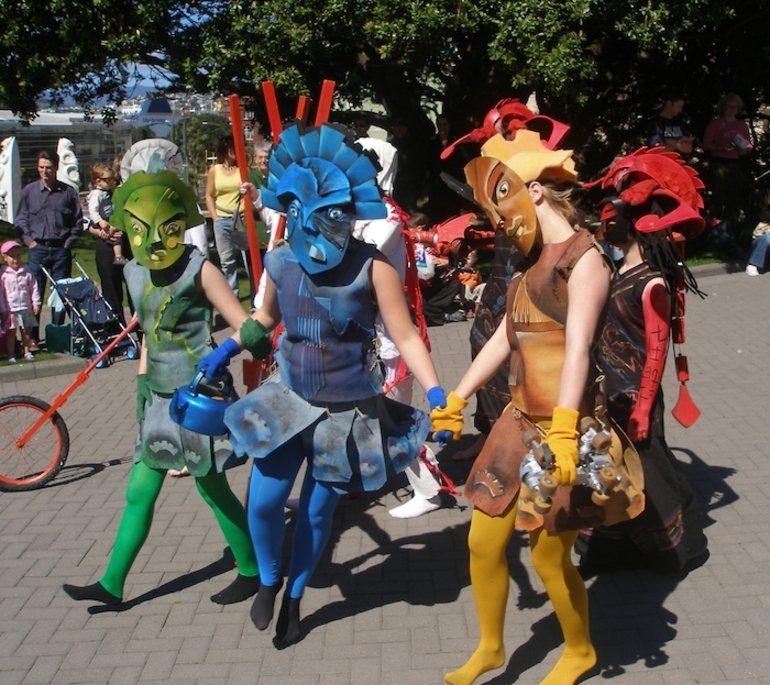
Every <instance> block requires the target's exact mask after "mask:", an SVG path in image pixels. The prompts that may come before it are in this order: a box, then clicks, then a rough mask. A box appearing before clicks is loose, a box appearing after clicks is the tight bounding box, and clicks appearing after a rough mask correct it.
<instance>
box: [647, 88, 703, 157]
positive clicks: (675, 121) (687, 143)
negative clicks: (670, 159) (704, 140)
mask: <svg viewBox="0 0 770 685" xmlns="http://www.w3.org/2000/svg"><path fill="white" fill-rule="evenodd" d="M682 109H684V98H683V97H682V96H681V95H678V94H671V95H669V96H668V97H667V98H666V101H665V102H664V103H663V107H662V109H661V110H660V112H659V113H658V115H657V116H655V117H654V118H653V120H652V122H651V125H650V132H649V136H648V144H649V146H650V147H654V146H656V145H663V146H664V147H665V148H666V150H673V151H674V152H678V153H679V154H680V155H682V156H683V157H686V156H687V155H689V154H691V153H692V148H693V142H694V141H695V137H694V136H692V135H690V131H689V129H688V128H687V127H686V126H685V125H684V123H683V122H682Z"/></svg>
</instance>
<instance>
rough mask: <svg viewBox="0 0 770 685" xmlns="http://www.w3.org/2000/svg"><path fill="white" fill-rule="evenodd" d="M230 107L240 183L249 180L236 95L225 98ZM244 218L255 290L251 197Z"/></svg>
mask: <svg viewBox="0 0 770 685" xmlns="http://www.w3.org/2000/svg"><path fill="white" fill-rule="evenodd" d="M227 103H228V105H229V106H230V126H231V128H232V130H233V141H234V142H235V160H236V162H237V163H238V172H239V173H240V176H241V183H246V181H248V180H249V162H248V159H247V158H246V142H245V141H244V139H243V120H242V119H241V105H240V100H239V98H238V96H237V95H230V96H229V97H228V98H227ZM243 209H244V216H245V217H246V237H247V238H248V241H249V262H250V264H251V277H252V281H253V283H254V287H255V288H256V287H257V286H258V285H259V279H260V278H262V258H261V257H260V254H259V236H258V235H257V224H256V222H255V221H254V208H253V206H252V204H251V197H249V198H247V199H246V202H244V203H243Z"/></svg>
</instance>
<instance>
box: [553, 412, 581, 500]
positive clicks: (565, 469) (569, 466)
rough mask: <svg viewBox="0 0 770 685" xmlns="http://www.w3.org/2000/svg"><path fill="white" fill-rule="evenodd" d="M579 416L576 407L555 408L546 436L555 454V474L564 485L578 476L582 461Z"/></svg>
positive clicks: (569, 483) (572, 481)
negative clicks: (579, 465) (579, 449)
mask: <svg viewBox="0 0 770 685" xmlns="http://www.w3.org/2000/svg"><path fill="white" fill-rule="evenodd" d="M579 418H580V414H579V413H578V412H577V410H576V409H567V408H565V407H556V408H555V409H554V410H553V420H552V422H551V430H549V431H548V433H546V436H545V442H546V444H547V445H548V447H550V448H551V452H553V456H554V462H555V463H554V470H553V475H554V476H555V477H556V478H557V479H558V481H559V483H561V484H562V485H571V484H572V483H574V482H575V478H577V470H576V467H577V465H578V464H579V463H580V455H579V454H578V435H579V434H578V431H577V423H578V419H579Z"/></svg>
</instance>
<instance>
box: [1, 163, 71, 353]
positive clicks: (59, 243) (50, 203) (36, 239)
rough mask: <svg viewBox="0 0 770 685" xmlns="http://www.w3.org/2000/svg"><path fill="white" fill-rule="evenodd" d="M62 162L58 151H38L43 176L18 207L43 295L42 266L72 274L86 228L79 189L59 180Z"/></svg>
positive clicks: (21, 230) (63, 275) (53, 272)
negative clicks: (75, 252) (74, 249)
mask: <svg viewBox="0 0 770 685" xmlns="http://www.w3.org/2000/svg"><path fill="white" fill-rule="evenodd" d="M58 165H59V157H58V155H56V153H52V152H46V151H42V152H39V153H38V155H37V172H38V174H40V180H39V181H33V182H32V183H30V184H28V185H26V186H25V187H24V190H22V191H21V199H20V200H19V208H18V210H17V211H16V233H17V234H18V236H19V238H21V240H23V241H24V244H25V245H26V246H27V247H28V248H29V256H28V258H27V266H28V267H29V270H30V271H31V272H32V275H33V276H34V277H35V280H36V281H37V286H38V289H39V291H40V293H41V295H42V293H44V292H45V284H46V276H45V274H44V273H43V270H42V268H43V267H45V268H46V269H47V270H48V273H50V274H51V276H52V277H53V278H54V279H55V280H57V281H58V280H59V279H60V278H69V276H70V269H71V267H72V253H71V252H70V249H71V248H72V245H73V244H74V243H75V241H76V240H77V239H78V238H79V237H80V234H81V233H82V232H83V211H82V209H81V207H80V199H79V198H78V193H77V191H76V190H75V189H74V188H73V187H72V186H69V185H67V184H66V183H62V182H61V181H57V180H56V168H57V167H58ZM39 320H40V317H39V315H38V322H39ZM37 337H38V336H37V331H33V335H32V338H33V340H34V341H35V342H37Z"/></svg>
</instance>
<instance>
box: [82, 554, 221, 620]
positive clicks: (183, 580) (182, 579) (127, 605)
mask: <svg viewBox="0 0 770 685" xmlns="http://www.w3.org/2000/svg"><path fill="white" fill-rule="evenodd" d="M233 568H234V566H233V557H232V555H231V554H230V550H229V549H227V550H226V551H225V553H224V554H223V555H222V558H221V559H217V560H216V561H215V562H213V563H211V564H209V565H208V566H204V567H203V568H200V569H198V570H197V571H191V572H190V573H186V574H185V575H183V576H179V577H178V578H174V580H170V581H168V582H167V583H163V585H160V586H159V587H157V588H155V589H154V590H150V591H149V592H145V593H144V594H143V595H139V596H138V597H134V599H130V600H128V601H127V602H122V603H121V604H118V605H116V606H105V605H104V604H98V605H96V606H91V607H88V613H89V614H91V615H92V616H93V615H95V614H103V613H106V612H122V611H128V610H129V609H133V608H134V607H136V606H139V605H140V604H143V603H144V602H149V601H150V600H153V599H157V598H158V597H164V596H165V595H171V594H174V593H175V592H181V591H182V590H186V589H187V588H189V587H193V586H194V585H197V584H198V583H203V582H205V581H207V580H211V579H212V578H215V577H216V576H221V575H222V574H224V573H227V572H228V571H232V570H233Z"/></svg>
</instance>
